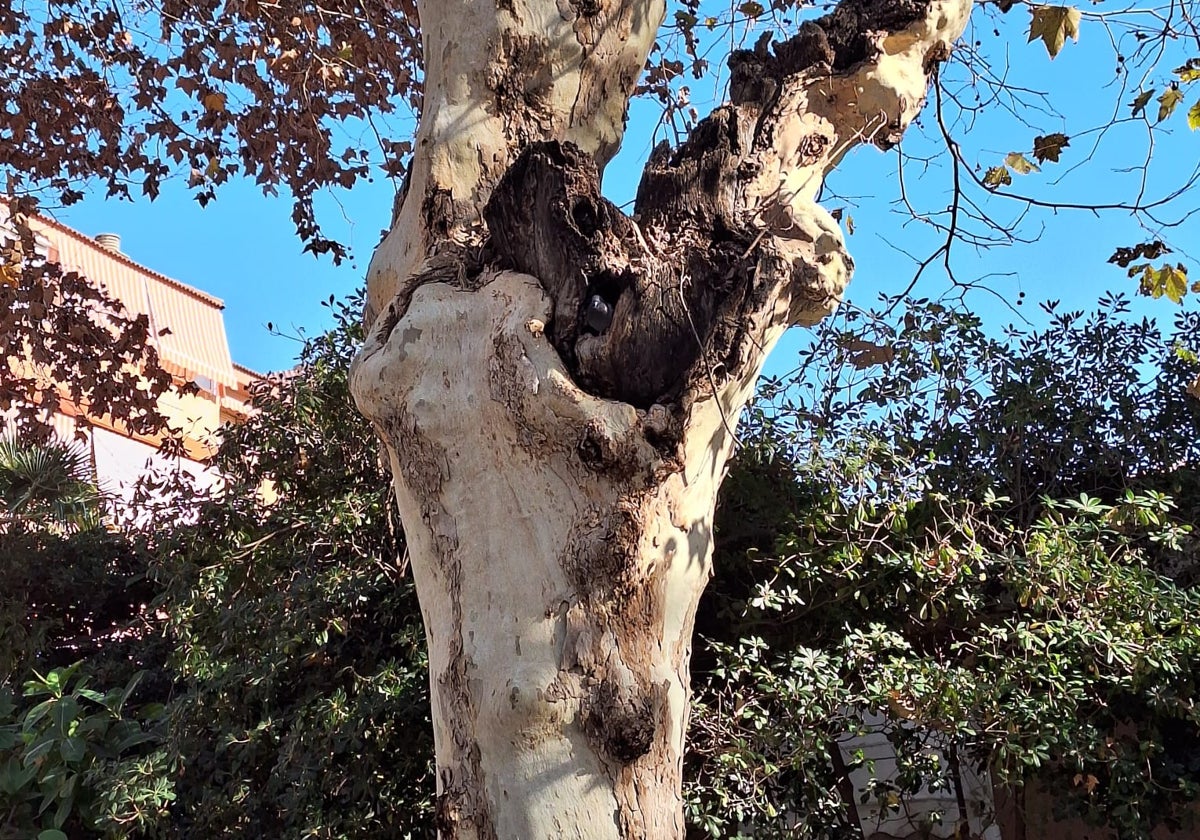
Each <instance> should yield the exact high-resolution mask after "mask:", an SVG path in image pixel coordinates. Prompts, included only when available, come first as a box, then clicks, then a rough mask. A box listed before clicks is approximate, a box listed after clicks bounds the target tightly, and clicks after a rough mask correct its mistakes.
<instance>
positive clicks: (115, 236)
mask: <svg viewBox="0 0 1200 840" xmlns="http://www.w3.org/2000/svg"><path fill="white" fill-rule="evenodd" d="M96 244H97V245H99V246H101V247H102V248H107V249H108V250H110V251H116V252H117V253H120V252H121V235H120V234H119V233H98V234H96Z"/></svg>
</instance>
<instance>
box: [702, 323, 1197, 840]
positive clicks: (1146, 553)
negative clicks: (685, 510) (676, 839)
mask: <svg viewBox="0 0 1200 840" xmlns="http://www.w3.org/2000/svg"><path fill="white" fill-rule="evenodd" d="M862 320H863V316H862V315H861V313H860V314H854V315H851V316H850V318H849V322H850V323H852V324H855V328H856V329H857V328H858V327H859V326H861V323H860V322H861V321H862ZM1197 326H1198V324H1197V317H1196V316H1195V315H1185V316H1181V318H1180V320H1179V322H1178V323H1177V325H1176V332H1175V334H1174V335H1163V334H1161V333H1160V332H1159V331H1158V329H1157V328H1156V327H1155V326H1154V325H1153V324H1150V323H1148V322H1145V321H1141V322H1135V321H1131V320H1130V319H1128V318H1127V317H1126V316H1125V305H1124V303H1123V302H1122V301H1119V300H1113V301H1108V302H1107V308H1106V309H1103V310H1101V311H1100V312H1098V313H1096V314H1095V315H1093V316H1090V317H1086V318H1085V317H1084V316H1083V315H1082V314H1079V313H1069V314H1066V315H1062V316H1056V317H1055V318H1054V319H1053V321H1052V323H1051V326H1050V327H1049V328H1048V329H1046V330H1044V331H1041V332H1036V333H1029V334H1023V333H1018V332H1011V333H1010V334H1009V335H1008V336H1007V337H1006V339H1005V340H1003V341H997V340H993V339H991V338H989V337H988V336H986V335H985V334H984V333H983V332H982V330H981V329H980V327H979V323H978V321H977V319H975V318H973V317H970V316H966V315H963V314H962V313H956V312H953V311H951V310H949V309H946V308H944V307H941V306H940V305H938V304H922V303H919V302H918V303H914V304H911V305H910V306H909V308H908V309H907V311H905V312H904V313H903V314H902V315H901V317H900V318H899V325H898V326H894V327H892V326H889V325H888V324H886V323H875V324H873V325H872V327H871V329H872V330H874V331H875V332H874V334H873V335H871V339H870V340H869V341H865V340H864V339H863V338H862V337H861V335H862V333H861V332H857V333H854V334H851V333H850V332H849V331H848V330H849V327H847V326H845V325H833V326H831V327H830V328H829V329H827V330H826V331H825V332H824V334H823V336H822V338H821V340H820V341H818V342H817V343H816V344H815V345H814V347H813V349H812V350H811V352H810V353H809V354H808V356H807V358H806V361H807V364H808V366H802V368H801V372H800V374H799V375H798V377H797V378H796V379H794V380H791V381H786V382H774V383H770V382H769V383H767V389H766V396H768V397H773V398H774V400H775V401H774V403H773V404H769V403H766V402H760V404H759V405H758V406H757V407H756V409H755V410H754V411H753V412H752V413H751V416H750V418H749V421H750V422H749V423H748V424H747V430H748V431H747V432H746V433H745V435H744V437H745V440H744V443H745V444H746V445H745V446H744V447H743V449H742V451H741V453H740V455H739V458H738V461H737V463H736V464H735V466H734V468H733V470H732V472H731V475H730V478H729V481H728V482H727V484H726V485H725V488H724V490H723V498H722V503H721V505H720V508H719V513H718V523H717V526H718V530H717V538H718V552H719V556H718V558H717V560H716V562H715V567H716V575H717V577H716V579H715V580H714V582H713V585H712V586H711V588H710V591H709V593H708V594H707V595H706V600H705V601H704V602H703V604H702V610H701V616H700V619H699V624H698V631H699V632H700V634H701V637H702V638H701V639H700V640H698V642H697V654H696V677H695V679H696V689H697V695H696V698H697V699H696V714H695V715H694V720H693V727H692V728H693V731H692V733H691V739H692V740H691V744H692V753H691V756H690V757H689V761H690V762H691V766H692V769H693V774H692V781H691V783H690V785H689V793H688V798H689V810H690V814H691V819H692V821H693V824H694V825H695V826H696V827H697V833H703V834H707V835H710V836H714V837H727V836H731V835H732V834H733V833H735V832H736V830H737V828H738V826H739V825H740V824H741V823H749V824H752V825H753V826H754V836H755V837H771V836H778V837H795V836H811V837H830V838H834V837H861V829H860V827H859V825H858V820H857V819H856V817H855V809H856V807H858V806H861V805H863V804H865V803H864V801H863V800H862V799H861V798H860V796H859V794H857V793H856V792H855V791H854V790H853V788H852V786H851V785H850V784H849V781H850V778H849V777H850V771H852V770H854V769H856V767H855V764H854V757H853V756H851V757H850V761H847V760H846V756H844V755H843V754H842V751H841V750H839V749H838V747H837V744H838V743H839V741H844V740H845V739H846V737H847V736H848V735H850V734H854V733H856V732H862V731H865V730H866V729H868V728H871V727H874V726H876V725H877V724H878V722H879V721H880V720H881V719H882V728H883V731H884V732H885V734H886V735H887V736H888V738H889V739H890V740H891V741H892V745H893V747H894V748H895V749H896V752H897V754H898V771H897V772H896V773H895V774H894V775H892V776H890V777H879V776H877V778H876V779H875V782H874V784H873V785H870V786H868V790H867V792H866V794H865V795H866V796H867V797H868V798H878V799H879V800H881V802H882V804H883V805H884V806H885V807H890V808H892V809H893V810H898V809H899V808H900V807H901V806H902V805H903V802H904V800H905V798H906V797H909V796H912V795H914V794H916V793H917V792H918V791H919V790H920V789H921V788H922V787H932V788H935V789H936V788H937V787H939V786H940V787H942V788H946V787H949V788H950V789H951V791H952V792H957V793H961V791H953V788H954V786H955V785H956V784H957V782H956V780H955V779H956V776H957V774H956V773H953V772H952V769H953V768H952V767H950V766H949V765H950V764H952V763H955V762H960V763H962V764H969V765H975V766H977V767H979V768H989V769H990V770H991V771H992V773H993V774H994V777H995V778H997V779H998V780H1000V781H1003V782H1008V783H1012V784H1020V783H1021V782H1022V781H1023V780H1026V779H1029V778H1039V779H1041V780H1043V781H1047V780H1049V781H1052V782H1053V783H1054V789H1055V790H1056V791H1059V792H1061V793H1062V796H1061V797H1060V802H1059V804H1060V806H1061V808H1062V810H1063V811H1065V812H1073V813H1076V814H1079V815H1082V816H1084V817H1086V818H1088V819H1090V820H1092V821H1093V822H1096V823H1105V824H1108V825H1109V826H1111V827H1112V828H1114V829H1115V830H1116V831H1117V832H1118V834H1119V836H1121V837H1146V836H1149V832H1150V830H1151V829H1152V828H1153V826H1154V825H1156V824H1159V823H1162V824H1165V825H1168V826H1173V825H1178V824H1179V822H1180V820H1182V819H1183V818H1185V817H1186V816H1187V814H1186V811H1187V808H1188V806H1189V805H1190V804H1191V802H1193V801H1194V799H1195V796H1196V794H1197V792H1198V790H1200V788H1198V783H1200V720H1198V719H1197V717H1196V713H1195V711H1194V708H1193V707H1194V703H1195V700H1196V673H1197V666H1198V665H1200V632H1198V631H1197V629H1196V628H1197V627H1198V626H1200V596H1198V595H1197V593H1195V592H1193V591H1191V590H1190V589H1188V588H1186V586H1184V585H1181V584H1186V583H1188V582H1189V580H1190V577H1189V574H1188V572H1187V570H1188V569H1191V568H1194V567H1195V565H1196V558H1197V551H1196V544H1195V542H1194V540H1193V538H1192V537H1191V536H1190V535H1189V533H1188V530H1189V529H1188V526H1186V525H1185V524H1183V523H1186V522H1190V521H1191V520H1192V519H1193V518H1194V515H1193V513H1192V512H1194V511H1195V510H1196V506H1197V504H1200V497H1198V496H1197V495H1196V488H1197V482H1196V476H1197V474H1198V473H1197V465H1198V464H1197V460H1198V459H1197V454H1198V452H1200V405H1198V404H1197V402H1196V401H1195V400H1194V399H1193V398H1191V397H1188V396H1187V395H1186V393H1185V388H1186V385H1187V383H1188V382H1189V381H1190V379H1191V378H1193V377H1194V376H1195V367H1194V365H1193V364H1192V363H1190V362H1188V361H1187V353H1186V352H1185V353H1177V352H1176V348H1177V347H1183V348H1184V349H1185V350H1186V349H1192V350H1194V349H1195V348H1194V344H1195V343H1196V341H1197V340H1198V336H1200V330H1198V329H1197ZM880 348H888V352H887V353H880V352H879V349H880ZM866 352H870V353H871V354H872V359H878V358H888V357H891V361H890V363H889V364H887V365H886V366H885V367H883V368H881V369H879V368H872V367H870V366H869V365H868V364H859V363H858V361H861V360H862V359H861V354H863V353H866ZM797 392H800V393H802V394H803V395H804V396H803V398H802V399H797V397H796V394H797ZM1164 490H1169V491H1171V492H1174V493H1178V494H1179V504H1180V505H1181V506H1182V507H1183V508H1184V511H1183V512H1182V513H1181V511H1180V509H1179V508H1177V507H1176V504H1177V503H1176V502H1175V501H1173V500H1172V499H1171V498H1170V497H1169V496H1167V495H1166V494H1165V493H1164V492H1163V491H1164ZM1056 497H1057V498H1058V499H1063V500H1065V501H1056ZM1167 571H1171V572H1172V573H1173V574H1175V575H1176V577H1177V578H1178V579H1179V583H1177V582H1176V581H1174V580H1172V579H1171V578H1169V577H1167V576H1166V575H1165V574H1164V573H1165V572H1167ZM931 755H940V756H941V758H940V759H938V760H931V759H930V756H931Z"/></svg>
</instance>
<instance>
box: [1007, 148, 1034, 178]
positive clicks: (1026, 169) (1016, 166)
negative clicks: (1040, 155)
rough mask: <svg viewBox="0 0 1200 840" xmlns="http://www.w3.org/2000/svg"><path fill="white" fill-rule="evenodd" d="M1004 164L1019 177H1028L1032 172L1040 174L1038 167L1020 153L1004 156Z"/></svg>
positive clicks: (1010, 153)
mask: <svg viewBox="0 0 1200 840" xmlns="http://www.w3.org/2000/svg"><path fill="white" fill-rule="evenodd" d="M1004 163H1005V165H1006V166H1008V167H1010V168H1011V169H1012V171H1013V172H1016V173H1017V174H1018V175H1028V174H1029V173H1030V172H1040V171H1041V170H1040V169H1039V168H1038V165H1037V164H1036V163H1034V162H1033V161H1031V160H1030V159H1029V158H1027V157H1025V155H1023V154H1021V153H1020V152H1009V153H1008V154H1007V155H1005V156H1004Z"/></svg>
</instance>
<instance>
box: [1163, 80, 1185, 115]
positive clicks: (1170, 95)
mask: <svg viewBox="0 0 1200 840" xmlns="http://www.w3.org/2000/svg"><path fill="white" fill-rule="evenodd" d="M1182 101H1183V91H1181V90H1180V89H1179V88H1177V87H1176V86H1175V85H1171V86H1170V87H1169V88H1167V89H1166V90H1164V91H1163V95H1162V96H1160V97H1158V122H1162V121H1163V120H1165V119H1166V118H1167V117H1169V116H1171V114H1173V113H1174V112H1175V106H1177V105H1178V104H1179V103H1180V102H1182Z"/></svg>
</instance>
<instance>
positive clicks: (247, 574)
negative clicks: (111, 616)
mask: <svg viewBox="0 0 1200 840" xmlns="http://www.w3.org/2000/svg"><path fill="white" fill-rule="evenodd" d="M332 305H333V304H332V301H331V306H332ZM359 311H360V304H359V302H358V301H351V302H348V303H346V304H344V305H338V306H336V307H335V308H334V314H335V317H337V319H338V321H339V326H338V328H337V329H335V330H333V331H332V332H330V333H329V334H327V335H324V336H322V337H320V338H317V339H314V340H311V341H308V342H306V344H305V347H304V350H303V352H302V355H301V360H300V364H299V366H298V367H297V368H296V369H294V370H293V371H290V372H288V373H287V374H285V375H283V376H280V377H278V378H277V379H276V380H275V381H273V382H271V383H269V384H267V385H266V386H264V387H262V388H261V389H260V390H259V391H258V392H257V393H256V394H255V407H256V414H255V415H254V416H253V417H252V418H251V419H250V420H249V421H248V422H246V423H245V424H243V425H241V426H238V427H236V428H232V429H228V430H227V432H226V435H225V438H224V440H223V443H222V446H221V449H220V452H219V454H218V455H217V457H216V462H215V466H216V467H217V468H218V469H219V470H220V471H221V472H222V474H223V475H224V476H225V479H226V484H225V490H224V492H223V493H221V494H220V495H218V496H215V497H212V498H205V497H199V498H191V499H190V504H192V505H193V511H194V513H193V520H194V521H193V522H192V523H191V524H188V525H185V526H182V527H178V528H174V529H171V530H170V531H168V532H166V533H162V534H160V535H158V540H159V541H158V543H157V545H156V553H157V556H158V558H159V560H158V563H157V565H156V566H155V569H154V571H153V576H154V578H155V579H156V580H158V581H160V582H161V583H162V585H163V587H164V593H163V596H162V597H161V599H160V601H159V602H158V608H159V609H161V610H162V611H164V612H165V613H166V614H168V615H169V619H168V622H167V624H168V632H169V634H170V637H171V639H172V643H173V645H174V655H173V659H172V665H173V667H174V668H175V669H176V672H177V675H178V678H179V680H180V681H181V683H182V688H183V691H182V693H181V695H180V696H179V697H178V699H176V700H175V701H174V702H173V703H171V704H170V706H169V709H168V712H169V721H170V726H169V734H168V737H167V741H166V749H167V752H168V754H169V755H170V757H171V760H172V761H173V762H177V763H178V764H179V766H180V768H181V769H180V775H179V777H178V779H177V781H176V789H177V791H178V796H179V799H178V803H177V805H176V807H175V808H174V809H173V819H172V825H171V836H172V837H180V838H188V837H193V838H204V840H208V838H220V837H245V836H249V835H259V834H261V835H263V836H268V837H272V838H300V837H304V838H342V837H345V838H357V837H365V836H384V837H406V836H414V837H415V836H426V835H427V834H429V832H430V828H429V825H430V809H431V801H432V798H433V792H434V783H433V778H432V770H431V760H432V740H431V733H432V726H431V723H430V720H429V710H428V682H427V681H428V676H427V669H426V663H425V654H424V633H423V631H422V628H421V625H420V613H419V610H418V607H417V603H416V598H415V595H414V592H413V588H412V583H411V580H410V579H409V578H408V577H407V576H405V575H404V574H403V573H402V569H401V562H400V561H401V556H402V551H403V544H402V541H401V539H400V535H399V533H398V531H397V529H396V525H395V522H394V519H393V516H394V514H393V508H392V502H391V495H390V491H389V482H388V479H387V475H386V473H385V468H384V466H383V465H382V463H381V461H380V455H379V450H378V446H377V444H376V442H375V437H374V434H373V433H372V431H371V429H370V428H369V426H368V425H367V424H366V422H365V421H363V420H362V419H361V418H360V416H359V415H358V413H357V412H356V410H355V409H354V407H353V404H352V402H351V398H350V395H349V391H348V386H347V373H348V368H349V363H350V359H351V358H352V356H353V353H354V351H355V349H356V347H357V345H358V342H359V341H360V340H361V335H360V328H359V326H358V316H357V313H358V312H359ZM188 499H189V496H188V495H187V493H186V491H185V492H184V495H182V496H181V499H180V500H181V501H183V500H188Z"/></svg>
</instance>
